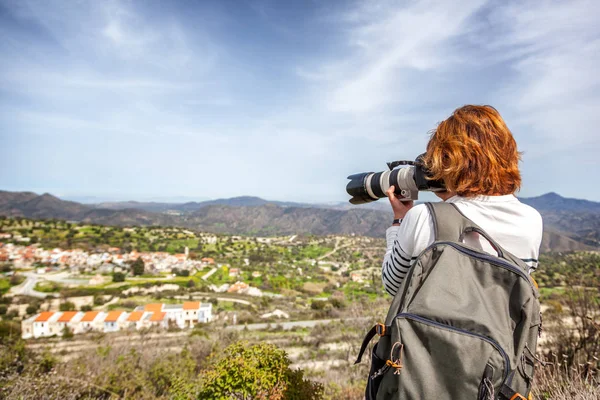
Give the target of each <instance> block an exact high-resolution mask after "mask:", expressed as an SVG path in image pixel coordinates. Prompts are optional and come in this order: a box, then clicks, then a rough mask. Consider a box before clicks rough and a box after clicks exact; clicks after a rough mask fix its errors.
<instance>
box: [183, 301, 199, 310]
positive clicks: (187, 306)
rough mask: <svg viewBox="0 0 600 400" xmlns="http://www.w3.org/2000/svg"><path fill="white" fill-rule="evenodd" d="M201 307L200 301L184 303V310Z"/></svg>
mask: <svg viewBox="0 0 600 400" xmlns="http://www.w3.org/2000/svg"><path fill="white" fill-rule="evenodd" d="M199 308H200V302H199V301H186V302H184V303H183V309H184V310H197V309H199Z"/></svg>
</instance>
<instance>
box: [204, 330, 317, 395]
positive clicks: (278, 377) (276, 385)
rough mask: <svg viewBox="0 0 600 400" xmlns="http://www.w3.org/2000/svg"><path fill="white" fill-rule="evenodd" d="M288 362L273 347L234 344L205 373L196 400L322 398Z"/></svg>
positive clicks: (287, 359)
mask: <svg viewBox="0 0 600 400" xmlns="http://www.w3.org/2000/svg"><path fill="white" fill-rule="evenodd" d="M290 363H291V362H290V360H289V358H288V357H287V354H286V353H285V351H284V350H281V349H278V348H277V347H276V346H274V345H272V344H267V343H260V344H256V345H254V346H249V345H248V343H244V342H237V343H234V344H232V345H230V346H229V347H227V348H226V349H225V350H224V351H223V355H222V356H221V357H219V358H218V360H217V361H216V362H215V363H214V365H212V367H211V368H210V369H208V370H207V371H206V372H205V374H204V380H203V385H202V390H201V391H200V394H199V397H198V398H199V399H226V398H227V399H228V398H257V399H274V400H284V399H289V400H300V399H307V400H317V399H321V398H322V395H323V386H322V385H321V384H320V383H315V382H312V381H309V380H306V379H304V375H303V372H302V371H301V370H292V369H290V368H289V366H290Z"/></svg>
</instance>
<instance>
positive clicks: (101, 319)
mask: <svg viewBox="0 0 600 400" xmlns="http://www.w3.org/2000/svg"><path fill="white" fill-rule="evenodd" d="M212 319H213V316H212V304H210V303H201V302H195V301H190V302H184V303H183V304H162V303H151V304H146V305H144V306H140V307H136V308H135V310H134V311H132V312H126V311H121V310H115V311H109V312H104V311H87V312H82V311H64V312H53V311H44V312H41V313H39V314H36V315H34V316H32V317H30V318H27V319H25V320H23V321H22V322H21V336H22V337H23V339H30V338H41V337H51V336H67V335H77V334H81V333H88V332H103V333H110V332H118V331H123V330H138V331H139V330H142V329H151V328H156V329H168V328H179V329H185V328H188V329H191V328H194V326H196V325H197V324H199V323H204V324H205V323H208V322H210V321H211V320H212Z"/></svg>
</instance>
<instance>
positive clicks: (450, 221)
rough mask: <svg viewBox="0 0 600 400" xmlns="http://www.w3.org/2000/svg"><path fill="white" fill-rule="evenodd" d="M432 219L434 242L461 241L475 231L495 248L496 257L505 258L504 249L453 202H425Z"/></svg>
mask: <svg viewBox="0 0 600 400" xmlns="http://www.w3.org/2000/svg"><path fill="white" fill-rule="evenodd" d="M425 205H426V206H427V208H428V209H429V213H430V214H431V218H432V219H433V230H434V235H435V241H436V242H443V241H446V242H462V241H463V239H464V237H465V235H466V234H467V233H470V232H477V233H479V234H480V235H481V236H483V237H484V238H485V239H486V240H487V241H488V242H489V243H490V244H491V245H492V247H493V248H494V250H496V252H497V253H498V257H500V258H505V251H504V249H502V247H501V246H500V245H499V244H498V243H496V241H495V240H494V239H492V237H491V236H490V235H488V234H487V233H486V232H485V231H484V230H483V229H481V228H480V227H479V225H477V224H476V223H475V222H473V221H471V220H470V219H469V218H467V217H465V215H464V214H463V213H462V212H461V211H460V210H459V209H458V207H456V205H455V204H453V203H444V202H437V203H425Z"/></svg>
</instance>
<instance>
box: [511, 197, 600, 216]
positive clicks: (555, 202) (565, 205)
mask: <svg viewBox="0 0 600 400" xmlns="http://www.w3.org/2000/svg"><path fill="white" fill-rule="evenodd" d="M519 200H521V201H522V202H523V203H525V204H529V205H530V206H531V207H533V208H535V209H536V210H538V211H540V212H541V211H553V212H557V211H575V212H592V213H600V203H598V202H595V201H589V200H580V199H570V198H566V197H562V196H561V195H559V194H556V193H554V192H550V193H546V194H544V195H541V196H538V197H523V198H520V199H519Z"/></svg>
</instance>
